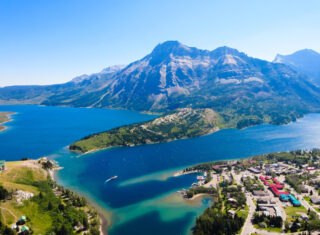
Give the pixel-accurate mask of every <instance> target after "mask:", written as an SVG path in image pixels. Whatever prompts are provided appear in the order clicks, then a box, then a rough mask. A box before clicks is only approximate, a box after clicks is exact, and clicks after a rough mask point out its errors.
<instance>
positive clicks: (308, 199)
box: [303, 196, 313, 206]
mask: <svg viewBox="0 0 320 235" xmlns="http://www.w3.org/2000/svg"><path fill="white" fill-rule="evenodd" d="M303 199H304V200H306V201H307V202H308V203H309V204H310V206H313V204H312V202H311V198H310V197H308V196H304V197H303Z"/></svg>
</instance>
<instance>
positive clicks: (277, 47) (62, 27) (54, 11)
mask: <svg viewBox="0 0 320 235" xmlns="http://www.w3.org/2000/svg"><path fill="white" fill-rule="evenodd" d="M319 9H320V1H318V0H308V1H302V0H299V1H297V0H241V1H239V0H223V1H221V0H198V1H196V0H67V1H66V0H53V1H43V0H1V1H0V86H5V85H13V84H19V85H20V84H52V83H61V82H66V81H68V80H70V79H72V78H73V77H75V76H77V75H81V74H84V73H87V74H90V73H94V72H98V71H100V70H102V69H103V68H104V67H107V66H110V65H114V64H127V63H130V62H132V61H134V60H137V59H140V58H142V57H143V56H145V55H146V54H147V53H149V52H150V51H151V50H152V49H153V48H154V47H155V46H156V45H157V44H158V43H160V42H163V41H166V40H179V41H180V42H182V43H184V44H186V45H189V46H195V47H198V48H201V49H209V50H212V49H215V48H216V47H219V46H223V45H227V46H230V47H234V48H237V49H238V50H240V51H243V52H245V53H247V54H248V55H250V56H254V57H258V58H262V59H267V60H272V59H273V58H274V56H275V55H276V54H277V53H280V54H290V53H292V52H294V51H296V50H299V49H304V48H311V49H314V50H316V51H318V52H320V43H319V42H320V28H319V25H320V15H319Z"/></svg>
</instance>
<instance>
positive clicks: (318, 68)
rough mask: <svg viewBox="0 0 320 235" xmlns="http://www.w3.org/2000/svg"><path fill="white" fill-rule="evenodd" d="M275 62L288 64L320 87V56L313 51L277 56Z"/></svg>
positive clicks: (306, 50) (300, 51)
mask: <svg viewBox="0 0 320 235" xmlns="http://www.w3.org/2000/svg"><path fill="white" fill-rule="evenodd" d="M273 62H275V63H283V64H286V65H288V66H290V67H292V68H293V69H295V70H296V71H298V72H300V73H302V74H305V75H306V76H308V77H309V78H310V80H311V81H312V82H314V83H316V84H317V85H318V86H319V85H320V54H319V53H318V52H316V51H314V50H312V49H302V50H299V51H296V52H294V53H292V54H289V55H280V54H277V55H276V57H275V59H274V60H273Z"/></svg>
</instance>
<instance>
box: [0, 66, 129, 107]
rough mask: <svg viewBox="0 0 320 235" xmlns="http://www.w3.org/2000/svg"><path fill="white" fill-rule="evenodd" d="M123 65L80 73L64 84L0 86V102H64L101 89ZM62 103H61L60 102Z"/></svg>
mask: <svg viewBox="0 0 320 235" xmlns="http://www.w3.org/2000/svg"><path fill="white" fill-rule="evenodd" d="M123 67H125V66H124V65H115V66H111V67H107V68H105V69H103V70H102V71H101V72H99V73H95V74H91V75H86V74H84V75H81V76H78V77H75V78H74V79H72V80H71V81H70V82H67V83H64V84H56V85H47V86H8V87H3V88H0V104H44V103H45V102H47V100H48V99H50V100H53V99H55V98H54V97H57V98H56V102H61V103H62V102H63V101H64V102H66V101H68V100H73V99H78V98H79V97H81V96H83V95H86V94H87V93H90V92H94V91H97V90H100V89H102V88H103V87H105V86H107V85H108V84H109V83H110V81H111V80H110V79H111V78H112V76H113V74H114V73H116V72H118V71H119V70H121V69H122V68H123ZM61 105H63V104H61Z"/></svg>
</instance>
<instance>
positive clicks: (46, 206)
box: [0, 160, 99, 234]
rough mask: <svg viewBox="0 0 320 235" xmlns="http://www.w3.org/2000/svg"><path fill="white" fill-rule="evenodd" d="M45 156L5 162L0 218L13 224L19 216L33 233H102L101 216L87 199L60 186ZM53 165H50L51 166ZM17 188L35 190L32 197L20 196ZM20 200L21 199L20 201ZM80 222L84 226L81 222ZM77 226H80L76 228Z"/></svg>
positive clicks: (1, 180) (2, 177)
mask: <svg viewBox="0 0 320 235" xmlns="http://www.w3.org/2000/svg"><path fill="white" fill-rule="evenodd" d="M45 162H46V160H43V161H39V160H27V161H18V162H6V168H7V170H5V171H2V172H1V173H0V187H1V197H3V198H4V200H2V201H1V202H0V212H1V214H0V220H1V222H2V224H4V225H7V226H8V227H11V226H12V225H13V224H16V222H17V221H18V219H19V218H20V216H26V218H27V221H26V225H27V226H28V227H29V228H30V229H31V231H33V233H34V234H48V233H50V234H51V233H55V234H77V233H79V234H80V233H81V231H80V230H81V227H83V231H87V232H89V233H88V234H99V220H98V218H97V214H96V212H94V211H93V210H91V209H90V208H89V207H88V206H87V203H86V200H85V199H84V198H82V197H79V196H77V195H75V194H73V193H72V192H71V191H70V190H66V189H64V188H62V187H60V186H57V185H56V184H55V183H54V182H52V181H51V179H50V177H49V174H48V171H47V170H45V169H44V168H48V165H44V163H45ZM49 168H51V166H49ZM18 190H22V191H23V193H25V194H26V193H32V194H33V196H32V197H31V198H29V199H21V198H20V199H21V200H20V199H19V196H18V193H17V191H18ZM19 201H20V202H19ZM79 223H80V224H81V226H79ZM74 226H78V227H77V229H74Z"/></svg>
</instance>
